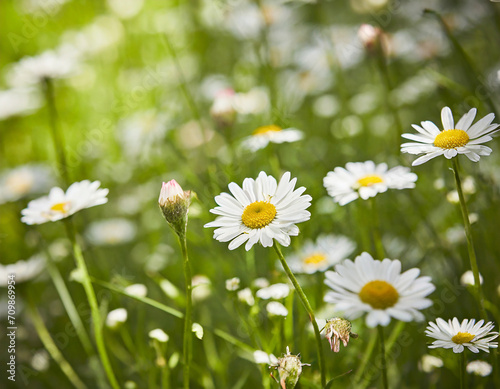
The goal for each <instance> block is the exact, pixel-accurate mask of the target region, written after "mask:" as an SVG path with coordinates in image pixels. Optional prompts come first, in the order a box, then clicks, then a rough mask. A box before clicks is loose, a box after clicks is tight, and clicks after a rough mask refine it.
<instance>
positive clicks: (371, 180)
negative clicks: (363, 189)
mask: <svg viewBox="0 0 500 389" xmlns="http://www.w3.org/2000/svg"><path fill="white" fill-rule="evenodd" d="M381 182H384V180H383V179H382V177H380V176H377V175H373V176H366V177H363V178H360V179H359V180H358V184H359V186H372V185H374V184H380V183H381Z"/></svg>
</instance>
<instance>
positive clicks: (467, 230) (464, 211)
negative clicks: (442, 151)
mask: <svg viewBox="0 0 500 389" xmlns="http://www.w3.org/2000/svg"><path fill="white" fill-rule="evenodd" d="M452 170H453V174H454V175H455V184H456V186H457V192H458V198H459V199H460V208H461V210H462V217H463V220H464V227H465V236H466V237H467V250H468V252H469V260H470V267H471V270H472V273H473V274H474V289H475V291H476V293H475V294H476V299H477V300H478V303H479V311H480V313H481V319H484V320H485V321H487V320H488V315H487V313H486V310H485V309H484V295H483V289H482V288H481V283H480V281H479V268H478V266H477V259H476V251H475V250H474V241H473V239H472V229H471V226H470V220H469V211H468V210H467V204H466V203H465V197H464V193H463V191H462V183H461V180H460V173H459V172H458V162H457V158H456V157H455V158H453V169H452Z"/></svg>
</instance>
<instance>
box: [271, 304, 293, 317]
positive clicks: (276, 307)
mask: <svg viewBox="0 0 500 389" xmlns="http://www.w3.org/2000/svg"><path fill="white" fill-rule="evenodd" d="M266 311H267V313H269V315H271V316H283V317H286V316H287V315H288V309H286V307H285V306H284V305H283V304H281V303H279V302H278V301H271V302H270V303H268V304H267V305H266Z"/></svg>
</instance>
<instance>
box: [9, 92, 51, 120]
mask: <svg viewBox="0 0 500 389" xmlns="http://www.w3.org/2000/svg"><path fill="white" fill-rule="evenodd" d="M34 89H35V88H14V89H7V90H3V91H0V120H4V119H8V118H10V117H12V116H23V115H28V114H30V113H33V112H34V111H35V110H36V109H38V108H40V106H41V105H42V102H41V98H40V96H39V95H38V93H37V92H36V91H35V90H34Z"/></svg>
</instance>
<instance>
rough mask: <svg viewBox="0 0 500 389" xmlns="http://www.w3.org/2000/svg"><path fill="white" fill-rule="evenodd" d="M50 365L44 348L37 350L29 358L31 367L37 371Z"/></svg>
mask: <svg viewBox="0 0 500 389" xmlns="http://www.w3.org/2000/svg"><path fill="white" fill-rule="evenodd" d="M49 366H50V356H49V353H48V352H47V351H45V350H39V351H37V352H35V353H34V354H33V357H32V358H31V367H32V368H33V369H35V370H37V371H46V370H47V369H48V368H49Z"/></svg>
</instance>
